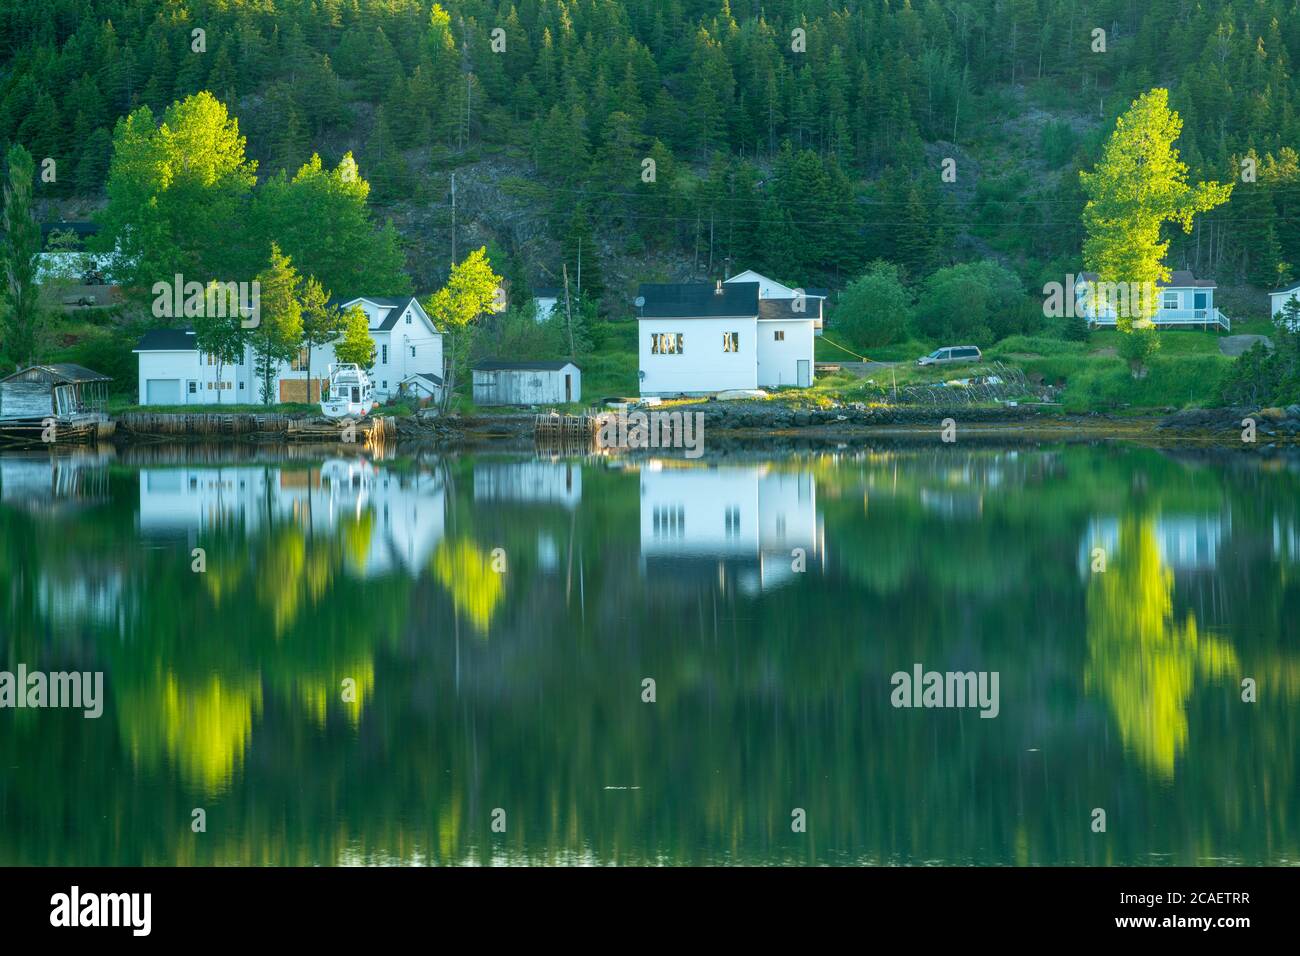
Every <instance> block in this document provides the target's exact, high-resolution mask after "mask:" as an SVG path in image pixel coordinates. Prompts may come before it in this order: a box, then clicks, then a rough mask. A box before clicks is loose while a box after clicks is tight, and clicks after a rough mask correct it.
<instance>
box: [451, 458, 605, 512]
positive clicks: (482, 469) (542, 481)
mask: <svg viewBox="0 0 1300 956" xmlns="http://www.w3.org/2000/svg"><path fill="white" fill-rule="evenodd" d="M474 500H475V501H510V502H515V503H519V504H540V505H563V506H564V507H565V508H576V507H577V506H578V505H579V504H581V503H582V466H581V465H579V464H575V463H574V462H571V461H480V462H476V463H475V465H474Z"/></svg>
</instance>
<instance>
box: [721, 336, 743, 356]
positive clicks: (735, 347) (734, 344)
mask: <svg viewBox="0 0 1300 956" xmlns="http://www.w3.org/2000/svg"><path fill="white" fill-rule="evenodd" d="M722 351H724V352H739V351H740V333H739V332H723V333H722Z"/></svg>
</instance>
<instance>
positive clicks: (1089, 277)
mask: <svg viewBox="0 0 1300 956" xmlns="http://www.w3.org/2000/svg"><path fill="white" fill-rule="evenodd" d="M1079 278H1080V279H1083V280H1085V281H1086V282H1096V281H1097V273H1095V272H1080V273H1079ZM1156 288H1157V289H1216V288H1218V286H1217V285H1216V284H1215V282H1214V280H1213V279H1198V278H1196V276H1194V275H1193V274H1192V273H1191V272H1190V271H1188V270H1187V269H1175V270H1174V271H1173V272H1172V273H1170V276H1169V281H1168V282H1157V283H1156Z"/></svg>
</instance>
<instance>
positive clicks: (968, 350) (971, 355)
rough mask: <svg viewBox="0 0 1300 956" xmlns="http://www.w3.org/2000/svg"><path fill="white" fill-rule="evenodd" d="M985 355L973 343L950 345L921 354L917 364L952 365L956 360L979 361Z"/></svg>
mask: <svg viewBox="0 0 1300 956" xmlns="http://www.w3.org/2000/svg"><path fill="white" fill-rule="evenodd" d="M983 357H984V353H983V352H981V351H980V350H979V349H977V348H976V347H975V346H973V345H950V346H947V347H945V348H941V349H935V350H934V351H933V352H931V353H930V354H929V355H923V356H921V357H920V358H919V359H917V360H916V364H917V365H952V364H954V363H956V362H978V361H979V360H980V359H982V358H983Z"/></svg>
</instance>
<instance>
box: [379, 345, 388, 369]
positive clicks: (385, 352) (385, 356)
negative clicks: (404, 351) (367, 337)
mask: <svg viewBox="0 0 1300 956" xmlns="http://www.w3.org/2000/svg"><path fill="white" fill-rule="evenodd" d="M380 350H381V354H382V356H383V357H382V358H381V359H380V360H379V364H380V365H387V364H388V346H387V345H383V346H380Z"/></svg>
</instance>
